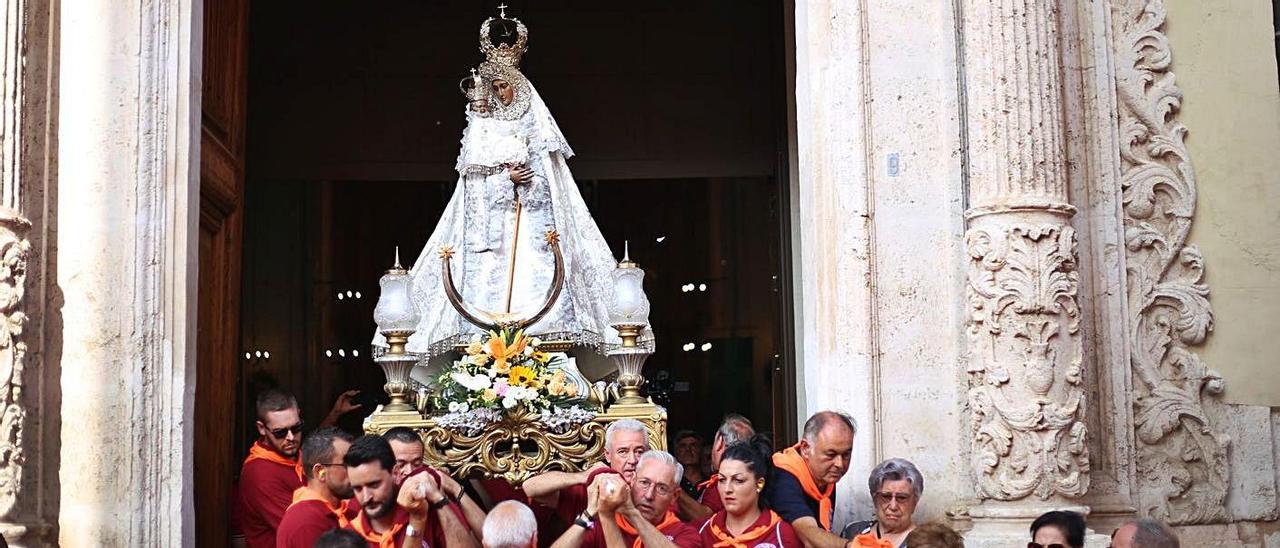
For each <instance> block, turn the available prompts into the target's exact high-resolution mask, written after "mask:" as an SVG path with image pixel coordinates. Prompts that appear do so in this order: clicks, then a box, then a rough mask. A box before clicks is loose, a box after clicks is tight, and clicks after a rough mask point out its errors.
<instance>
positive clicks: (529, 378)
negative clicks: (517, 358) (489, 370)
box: [507, 365, 537, 386]
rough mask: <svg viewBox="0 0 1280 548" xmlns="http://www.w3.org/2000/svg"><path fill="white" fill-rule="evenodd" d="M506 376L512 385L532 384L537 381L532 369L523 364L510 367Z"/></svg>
mask: <svg viewBox="0 0 1280 548" xmlns="http://www.w3.org/2000/svg"><path fill="white" fill-rule="evenodd" d="M507 378H508V379H509V383H510V384H511V385H512V386H533V384H534V383H535V382H537V374H536V373H534V371H533V369H532V368H529V367H525V366H523V365H517V366H515V367H512V368H511V373H510V374H509V375H507Z"/></svg>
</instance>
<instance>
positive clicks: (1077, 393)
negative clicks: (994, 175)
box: [966, 220, 1089, 500]
mask: <svg viewBox="0 0 1280 548" xmlns="http://www.w3.org/2000/svg"><path fill="white" fill-rule="evenodd" d="M966 246H967V249H968V253H969V257H970V261H969V267H968V280H969V281H968V296H969V305H970V311H969V335H970V340H971V344H972V348H973V351H974V359H972V360H970V369H969V373H970V376H969V403H970V410H971V417H972V424H971V428H972V440H973V441H972V444H973V454H972V457H973V459H974V469H975V470H976V471H977V472H978V478H977V479H978V481H977V484H978V494H979V496H980V497H982V498H984V499H986V498H990V499H996V500H1018V499H1022V498H1025V497H1028V496H1032V495H1035V496H1037V497H1039V498H1041V499H1048V498H1050V497H1053V496H1065V497H1078V496H1080V495H1083V494H1085V493H1086V492H1087V491H1088V487H1089V474H1088V473H1089V452H1088V448H1087V445H1086V443H1085V439H1086V438H1087V435H1088V432H1087V428H1086V427H1085V424H1084V417H1085V393H1084V388H1083V385H1082V383H1081V359H1082V348H1081V344H1082V343H1081V340H1080V335H1079V322H1080V317H1079V315H1080V312H1079V308H1078V306H1077V292H1078V288H1079V281H1078V273H1077V272H1076V261H1075V253H1076V238H1075V231H1074V229H1072V228H1071V227H1070V226H1068V225H1065V224H1055V223H1042V224H1035V223H1025V222H1017V221H1003V220H1002V221H997V222H996V224H995V225H994V226H982V227H975V228H971V229H970V230H969V231H968V233H967V234H966Z"/></svg>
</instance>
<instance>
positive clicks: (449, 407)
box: [432, 330, 595, 433]
mask: <svg viewBox="0 0 1280 548" xmlns="http://www.w3.org/2000/svg"><path fill="white" fill-rule="evenodd" d="M540 344H541V341H539V340H538V339H537V337H527V336H525V334H524V332H523V331H516V332H514V333H511V332H508V331H505V330H503V331H499V332H494V331H490V332H489V333H488V335H487V336H481V335H476V336H475V337H474V338H472V339H471V343H470V344H468V345H467V348H466V351H465V353H464V355H463V356H462V358H461V359H459V360H457V361H455V362H453V365H452V366H451V367H448V368H446V369H445V370H444V371H442V372H441V373H440V374H439V375H438V376H437V377H436V379H435V381H436V391H435V395H434V396H433V402H432V403H433V405H434V407H435V408H436V409H438V410H441V411H447V413H445V414H444V415H442V416H441V417H439V418H438V419H437V420H438V421H439V423H440V424H442V425H446V426H447V427H450V428H453V429H456V430H462V431H466V432H472V433H474V432H476V431H478V430H481V429H483V428H484V427H485V426H486V425H488V424H491V423H493V422H496V421H497V420H498V419H499V418H500V416H501V414H502V413H511V412H515V411H521V410H523V411H529V412H534V413H538V414H539V415H540V416H541V417H542V418H544V419H551V420H552V422H555V423H556V426H557V427H561V428H565V429H567V428H570V427H572V426H576V425H577V424H582V423H583V422H586V421H589V420H591V419H592V418H593V417H594V416H595V415H594V413H593V412H591V411H589V410H585V409H583V408H582V407H581V404H582V398H580V397H579V394H578V385H577V383H576V382H574V381H573V380H572V379H570V378H568V376H567V375H566V374H565V372H564V370H563V369H561V367H560V366H561V362H562V360H563V359H564V358H563V355H561V354H550V353H547V352H543V351H541V350H540V349H539V348H538V347H539V345H540ZM557 429H559V428H557Z"/></svg>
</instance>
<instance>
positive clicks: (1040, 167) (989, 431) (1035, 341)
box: [962, 0, 1089, 546]
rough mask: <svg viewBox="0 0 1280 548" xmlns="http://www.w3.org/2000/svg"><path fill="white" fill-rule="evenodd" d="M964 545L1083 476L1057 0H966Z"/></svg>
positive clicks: (993, 542) (1014, 534)
mask: <svg viewBox="0 0 1280 548" xmlns="http://www.w3.org/2000/svg"><path fill="white" fill-rule="evenodd" d="M962 6H963V22H962V24H963V63H964V77H963V78H964V85H965V102H966V109H967V117H966V133H967V137H968V141H969V143H968V144H969V146H968V175H969V200H970V201H969V205H970V207H969V209H968V211H967V212H966V217H967V220H968V226H967V230H966V233H965V246H966V249H967V251H968V256H969V264H968V273H967V274H968V280H967V284H966V285H967V293H968V298H969V320H968V322H967V324H968V331H969V350H970V355H969V365H968V382H969V412H970V426H971V431H970V435H971V442H970V443H971V445H970V447H971V458H972V465H973V474H974V482H975V485H974V487H975V494H976V496H977V498H978V500H979V501H980V503H979V504H978V505H976V506H974V507H973V508H971V509H970V512H969V513H970V516H971V517H972V518H973V524H974V527H973V529H972V531H970V533H969V535H968V537H967V538H968V544H969V545H971V546H987V545H990V546H1012V545H1016V544H1014V542H1016V541H1017V540H1021V542H1026V540H1027V533H1026V531H1027V526H1028V525H1029V523H1030V521H1031V520H1033V519H1034V518H1035V517H1036V516H1037V515H1039V514H1040V513H1042V512H1044V511H1047V510H1050V509H1062V508H1071V509H1074V510H1077V511H1085V512H1087V507H1084V506H1082V505H1081V504H1079V503H1078V502H1076V501H1077V500H1078V499H1079V497H1081V496H1083V495H1084V494H1085V493H1086V492H1087V491H1088V489H1089V452H1088V448H1087V445H1086V443H1085V438H1086V436H1087V435H1088V432H1087V430H1086V427H1085V414H1086V408H1085V402H1086V397H1085V386H1084V379H1083V378H1082V372H1083V370H1084V368H1083V367H1082V363H1081V360H1082V354H1083V352H1082V340H1081V339H1082V335H1081V333H1080V312H1079V308H1078V306H1077V291H1078V285H1079V283H1078V273H1077V264H1076V235H1075V231H1074V230H1073V229H1072V227H1071V224H1070V219H1071V216H1072V215H1073V214H1074V213H1075V208H1073V207H1072V206H1071V205H1070V203H1069V200H1068V196H1067V173H1066V169H1067V166H1066V161H1065V145H1064V141H1065V133H1064V114H1063V103H1062V100H1061V94H1062V84H1061V81H1060V80H1061V45H1060V43H1059V41H1060V37H1059V14H1058V9H1059V4H1058V3H1057V2H1050V1H1045V0H1014V1H1006V2H989V1H988V0H965V1H964V2H962Z"/></svg>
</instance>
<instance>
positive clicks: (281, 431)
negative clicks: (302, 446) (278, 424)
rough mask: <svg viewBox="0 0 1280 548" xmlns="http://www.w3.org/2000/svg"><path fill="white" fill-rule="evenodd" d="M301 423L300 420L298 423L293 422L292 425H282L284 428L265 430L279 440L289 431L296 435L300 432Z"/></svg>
mask: <svg viewBox="0 0 1280 548" xmlns="http://www.w3.org/2000/svg"><path fill="white" fill-rule="evenodd" d="M302 425H303V422H302V421H298V424H295V425H293V426H286V427H284V428H277V429H275V430H268V431H267V432H269V433H270V434H271V437H273V438H275V439H278V440H280V439H284V437H285V436H287V435H289V434H290V433H293V435H295V436H297V435H299V434H301V433H302Z"/></svg>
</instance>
